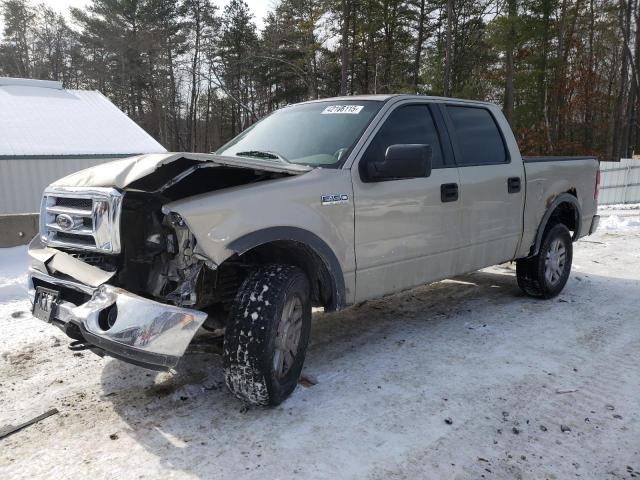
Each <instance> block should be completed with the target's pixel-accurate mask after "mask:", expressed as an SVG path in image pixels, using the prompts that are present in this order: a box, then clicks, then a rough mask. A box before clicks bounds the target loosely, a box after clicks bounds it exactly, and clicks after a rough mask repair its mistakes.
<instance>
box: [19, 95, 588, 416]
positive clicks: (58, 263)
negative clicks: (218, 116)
mask: <svg viewBox="0 0 640 480" xmlns="http://www.w3.org/2000/svg"><path fill="white" fill-rule="evenodd" d="M598 190H599V167H598V162H597V160H596V159H595V158H590V157H580V158H576V157H564V158H563V157H544V158H523V157H522V156H521V155H520V152H519V150H518V146H517V144H516V140H515V138H514V135H513V133H512V132H511V129H510V127H509V125H508V123H507V121H506V120H505V118H504V116H503V115H502V113H501V112H500V110H499V109H498V108H497V107H496V106H495V105H492V104H489V103H483V102H477V101H466V100H459V99H451V98H438V97H423V96H406V95H395V96H358V97H344V98H335V99H328V100H318V101H311V102H306V103H301V104H297V105H293V106H288V107H286V108H283V109H281V110H278V111H276V112H275V113H273V114H271V115H269V116H267V117H266V118H264V119H263V120H261V121H259V122H257V123H256V124H254V125H253V126H252V127H250V128H248V129H247V130H245V131H244V132H243V133H241V134H240V135H239V136H238V137H236V138H234V139H233V140H231V141H230V142H229V143H227V144H226V145H224V146H223V147H221V148H220V149H219V150H218V151H217V152H216V153H215V154H194V153H168V154H152V155H142V156H137V157H132V158H127V159H122V160H118V161H115V162H112V163H108V164H104V165H99V166H96V167H93V168H90V169H88V170H84V171H81V172H78V173H75V174H72V175H70V176H68V177H66V178H63V179H61V180H59V181H57V182H55V183H53V184H52V185H51V186H49V187H48V188H47V189H46V190H45V192H44V196H43V200H42V209H41V213H40V232H39V235H37V236H36V238H34V240H33V241H32V242H31V244H30V248H29V253H30V257H31V266H30V275H29V281H30V289H29V293H30V297H31V300H32V302H33V314H34V316H35V317H37V318H39V319H41V320H44V321H46V322H49V323H51V324H53V325H55V326H58V327H59V328H61V329H62V330H63V331H64V332H66V334H67V335H68V336H69V337H71V339H73V340H74V342H73V343H72V348H75V349H89V350H92V351H94V352H96V353H98V354H100V355H110V356H112V357H116V358H118V359H121V360H124V361H127V362H131V363H134V364H137V365H140V366H143V367H146V368H153V369H160V370H162V369H172V368H174V367H176V365H177V364H178V361H179V360H180V358H181V357H182V356H183V355H184V353H185V351H186V350H187V348H188V347H189V345H190V344H191V342H192V340H193V338H194V337H195V336H196V335H198V336H202V335H203V332H206V331H208V332H209V333H208V334H207V335H210V336H212V337H213V338H214V339H220V341H221V342H222V358H223V366H224V374H225V381H226V384H227V386H228V388H229V389H230V390H231V392H232V393H233V394H235V395H236V396H237V397H239V398H241V399H243V400H244V401H246V402H250V403H253V404H258V405H277V404H279V403H280V402H282V401H283V400H284V399H285V398H286V397H287V396H288V395H289V394H290V393H291V392H292V391H293V390H294V388H295V386H296V384H297V381H298V377H299V375H300V372H301V370H302V365H303V362H304V358H305V351H306V348H307V345H308V342H309V335H310V329H311V315H312V308H313V307H323V308H324V310H325V311H336V310H341V309H344V308H346V307H348V306H350V305H353V304H355V303H359V302H363V301H366V300H369V299H373V298H377V297H381V296H384V295H389V294H392V293H395V292H400V291H403V290H407V289H411V288H413V287H416V286H418V285H421V284H425V283H429V282H434V281H438V280H442V279H445V278H450V277H454V276H456V275H460V274H464V273H467V272H471V271H475V270H478V269H481V268H484V267H488V266H491V265H496V264H500V263H503V262H509V261H515V262H516V267H517V268H516V271H517V282H518V285H519V286H520V287H521V288H522V290H523V291H524V292H525V293H526V294H528V295H532V296H534V297H539V298H543V299H544V298H551V297H553V296H555V295H558V293H559V292H560V291H561V290H562V289H563V288H564V286H565V284H566V282H567V278H568V277H569V274H570V271H571V260H572V252H573V250H572V249H573V245H572V244H573V242H574V241H576V240H578V239H579V238H581V237H583V236H586V235H589V234H592V233H593V232H594V231H595V230H596V228H597V226H598V220H599V217H598V216H597V215H596V212H597V198H598Z"/></svg>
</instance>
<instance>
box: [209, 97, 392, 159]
mask: <svg viewBox="0 0 640 480" xmlns="http://www.w3.org/2000/svg"><path fill="white" fill-rule="evenodd" d="M382 105H383V102H377V101H370V100H369V101H355V100H352V101H332V102H317V103H307V104H302V105H294V106H291V107H286V108H283V109H281V110H278V111H276V112H274V113H272V114H271V115H269V116H268V117H266V118H265V119H264V120H261V121H260V122H258V123H256V124H255V125H253V126H252V127H251V128H249V129H247V130H246V131H244V132H243V133H241V134H240V135H238V136H237V137H236V138H234V139H233V140H231V141H230V142H229V143H227V144H226V145H223V146H222V147H221V148H220V149H218V151H217V152H216V153H217V154H218V155H227V156H240V157H252V158H260V159H267V160H269V159H273V160H277V159H282V160H286V161H287V162H290V163H301V164H305V165H311V166H323V167H333V168H336V167H338V166H339V165H340V163H341V160H344V159H345V158H346V155H347V154H348V153H349V152H350V150H351V149H352V148H353V146H354V145H355V143H356V141H357V140H358V138H360V135H362V133H363V132H364V130H365V128H366V127H367V125H369V122H370V121H371V120H372V119H373V117H374V115H375V114H376V113H377V112H378V110H380V107H382Z"/></svg>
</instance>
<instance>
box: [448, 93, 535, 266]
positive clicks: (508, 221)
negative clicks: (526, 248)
mask: <svg viewBox="0 0 640 480" xmlns="http://www.w3.org/2000/svg"><path fill="white" fill-rule="evenodd" d="M441 109H442V112H443V115H444V116H445V120H446V122H447V126H448V130H449V133H450V135H451V140H452V145H453V150H454V155H455V159H456V164H457V166H458V171H459V175H460V208H461V215H462V232H461V233H462V240H463V243H464V247H463V248H462V249H461V251H460V255H459V256H458V258H457V263H456V269H457V271H458V272H457V273H464V272H468V271H473V270H477V269H479V268H483V267H486V266H489V265H495V264H498V263H501V262H504V261H507V260H511V259H512V258H513V257H514V255H515V252H516V249H517V246H518V243H519V241H520V237H521V235H522V221H523V220H522V212H523V209H524V183H525V179H524V172H523V166H522V160H521V159H520V158H516V159H512V158H510V156H509V150H508V148H507V144H506V141H505V138H504V136H503V134H502V131H501V130H500V128H499V126H498V123H497V120H496V118H495V116H494V115H493V113H492V112H491V110H490V109H489V108H488V107H484V106H481V105H473V106H472V105H468V104H467V105H465V104H447V105H441Z"/></svg>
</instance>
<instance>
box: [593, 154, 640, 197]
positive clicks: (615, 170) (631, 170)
mask: <svg viewBox="0 0 640 480" xmlns="http://www.w3.org/2000/svg"><path fill="white" fill-rule="evenodd" d="M600 172H601V181H600V200H599V203H600V204H601V205H612V204H622V203H640V161H638V160H631V159H622V160H620V162H601V163H600Z"/></svg>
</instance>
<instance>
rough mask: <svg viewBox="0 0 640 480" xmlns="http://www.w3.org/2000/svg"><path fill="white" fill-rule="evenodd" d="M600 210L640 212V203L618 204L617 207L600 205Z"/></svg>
mask: <svg viewBox="0 0 640 480" xmlns="http://www.w3.org/2000/svg"><path fill="white" fill-rule="evenodd" d="M598 210H605V211H606V210H640V203H618V204H615V205H598Z"/></svg>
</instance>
